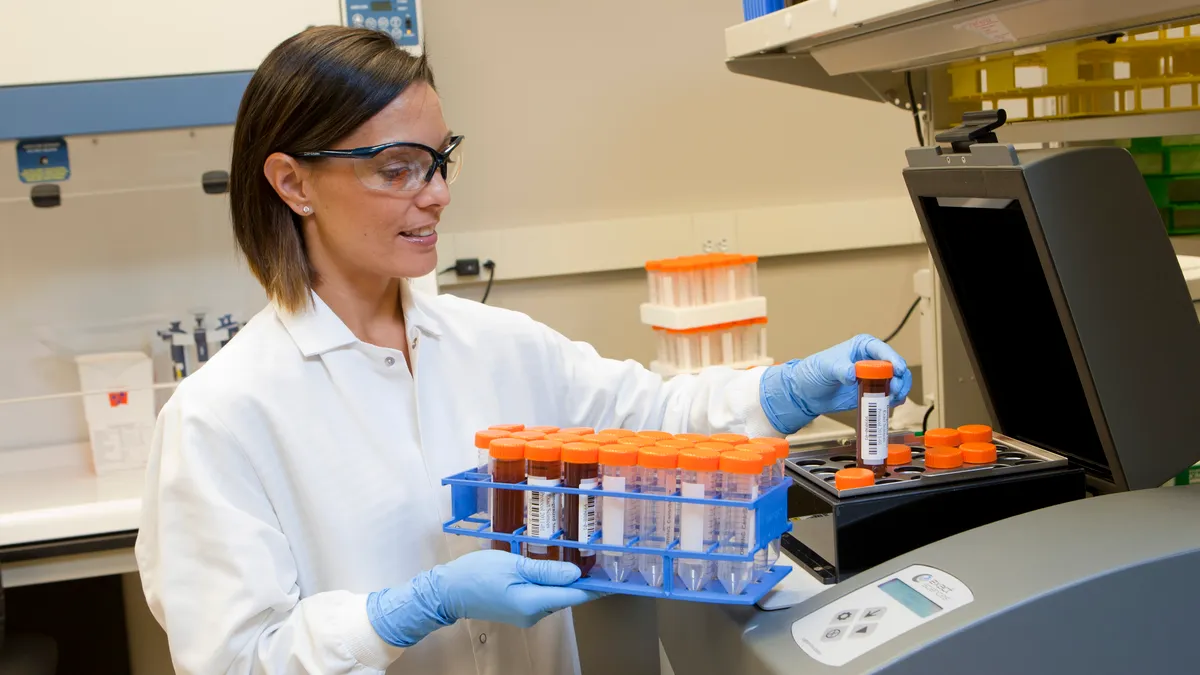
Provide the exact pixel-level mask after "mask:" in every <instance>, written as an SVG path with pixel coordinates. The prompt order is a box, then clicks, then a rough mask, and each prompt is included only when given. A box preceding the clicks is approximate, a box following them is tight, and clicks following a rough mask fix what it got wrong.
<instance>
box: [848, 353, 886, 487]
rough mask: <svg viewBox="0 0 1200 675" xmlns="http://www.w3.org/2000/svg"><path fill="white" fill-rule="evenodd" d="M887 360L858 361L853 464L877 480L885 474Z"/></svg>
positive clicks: (855, 370)
mask: <svg viewBox="0 0 1200 675" xmlns="http://www.w3.org/2000/svg"><path fill="white" fill-rule="evenodd" d="M894 372H895V371H894V368H893V367H892V363H891V362H890V361H859V362H858V363H856V364H854V374H855V375H856V376H857V377H858V448H857V451H856V454H855V460H856V461H855V463H856V464H857V465H858V466H859V467H862V468H865V469H870V470H871V471H872V472H873V473H874V474H875V477H876V478H881V477H883V476H884V475H886V474H887V453H888V416H889V414H890V413H891V402H892V375H893V374H894Z"/></svg>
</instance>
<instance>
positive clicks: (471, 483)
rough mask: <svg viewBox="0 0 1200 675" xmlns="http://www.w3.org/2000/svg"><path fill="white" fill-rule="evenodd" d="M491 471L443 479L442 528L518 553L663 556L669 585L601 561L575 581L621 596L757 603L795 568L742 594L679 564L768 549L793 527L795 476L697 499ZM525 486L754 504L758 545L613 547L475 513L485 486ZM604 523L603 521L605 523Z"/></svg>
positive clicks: (750, 556)
mask: <svg viewBox="0 0 1200 675" xmlns="http://www.w3.org/2000/svg"><path fill="white" fill-rule="evenodd" d="M490 478H491V477H490V476H489V475H488V474H486V473H479V472H477V471H476V470H474V469H472V470H469V471H463V472H461V473H456V474H454V475H453V476H449V477H447V478H443V479H442V485H449V486H450V500H451V510H452V513H453V516H454V517H453V518H451V519H450V520H448V521H446V523H444V524H443V525H442V530H443V531H444V532H446V533H448V534H456V535H462V536H468V537H477V538H481V539H493V540H499V541H503V542H505V543H507V544H508V546H509V550H511V551H512V552H513V553H516V554H518V555H519V554H520V553H521V544H522V543H530V544H542V545H551V546H562V547H566V548H586V549H589V550H593V551H596V552H598V553H599V552H601V551H613V552H619V553H634V554H638V555H657V556H661V557H662V558H663V569H664V570H670V573H669V574H665V575H664V578H663V585H662V586H660V587H656V586H650V585H649V584H647V583H646V582H645V580H644V579H642V575H641V573H639V572H637V571H636V570H635V571H634V572H633V574H632V576H631V577H630V578H629V579H628V580H626V581H623V582H615V581H612V580H610V579H609V578H608V576H607V575H606V574H605V573H604V570H602V569H601V568H600V565H599V563H597V564H596V566H595V567H593V568H592V570H591V572H590V573H589V575H588V576H587V577H584V578H583V579H580V580H579V581H576V582H575V583H574V584H572V586H574V587H576V588H583V589H587V590H593V591H600V592H603V593H616V594H621V595H640V596H644V597H651V598H669V599H672V600H688V601H692V602H708V603H716V604H723V605H752V604H754V603H756V602H758V601H759V600H760V599H761V598H762V597H763V596H764V595H766V594H767V593H768V592H769V591H770V590H771V589H772V588H774V587H775V585H776V584H778V583H779V581H780V580H781V579H783V578H784V577H785V576H787V575H788V573H789V572H791V571H792V569H791V567H788V566H787V565H777V566H775V567H772V568H771V569H768V570H767V571H766V572H765V573H764V574H763V576H762V578H761V579H759V580H758V581H755V582H753V583H751V584H750V585H749V586H747V587H746V589H745V590H743V591H742V592H741V593H740V594H738V595H732V594H730V593H727V592H726V591H725V589H724V588H723V587H722V586H721V584H720V582H719V581H716V580H715V579H714V580H713V581H711V582H710V583H709V584H708V586H706V587H705V588H703V589H701V590H698V591H690V590H688V589H687V588H686V587H684V586H683V585H682V583H680V584H678V585H677V583H676V582H677V581H678V580H677V579H676V577H675V572H674V570H675V564H674V561H675V559H677V558H686V559H688V560H714V561H718V562H752V561H753V560H754V554H755V553H757V552H758V551H760V550H762V549H763V548H765V547H766V546H767V544H768V543H769V542H771V541H774V540H776V539H779V538H780V537H781V536H783V534H784V533H785V532H789V531H791V529H792V525H791V523H789V522H788V519H787V492H788V487H789V486H790V485H791V484H792V479H791V478H786V477H785V478H784V479H783V480H782V481H781V482H780V483H779V484H777V485H774V486H772V487H771V488H770V489H768V490H766V491H765V492H763V493H762V494H761V495H759V496H758V498H757V499H755V500H753V501H748V502H744V501H732V500H724V499H692V498H688V497H680V496H679V494H678V492H676V494H674V495H652V494H643V493H640V492H605V491H604V490H599V489H593V490H584V489H580V488H567V487H548V486H542V485H537V486H533V485H528V484H526V483H525V482H521V483H493V482H491V480H490ZM492 489H496V490H521V491H526V492H527V491H530V490H535V491H538V492H554V493H558V494H572V495H587V496H593V497H600V498H604V497H620V498H623V499H628V500H630V501H668V502H676V503H679V504H704V505H707V506H733V507H736V508H746V509H753V510H754V512H755V517H754V523H755V530H756V532H755V543H754V546H753V548H752V550H751V551H750V552H749V553H747V554H745V555H730V554H723V553H716V552H715V551H716V549H717V546H718V544H713V545H712V546H710V547H709V548H708V550H707V551H704V552H699V551H682V550H680V549H679V541H678V540H675V541H674V542H672V543H671V545H670V546H668V547H667V548H665V549H661V548H646V547H643V546H638V545H637V537H634V538H632V539H631V540H630V541H629V545H628V546H607V545H605V544H601V543H600V542H601V541H602V538H601V537H602V534H603V532H602V530H597V531H596V534H595V536H593V537H592V538H591V539H590V540H589V541H587V542H586V543H585V542H577V541H570V540H568V539H564V538H563V531H562V530H559V531H558V532H555V533H554V536H552V537H551V538H550V539H541V538H535V537H527V536H525V528H524V527H521V528H519V529H518V530H517V531H516V532H513V533H512V534H504V533H497V532H491V531H490V527H491V522H490V521H487V520H482V519H479V518H473V517H472V516H473V515H474V514H475V513H476V512H477V511H478V504H479V491H480V490H492ZM601 527H603V523H601Z"/></svg>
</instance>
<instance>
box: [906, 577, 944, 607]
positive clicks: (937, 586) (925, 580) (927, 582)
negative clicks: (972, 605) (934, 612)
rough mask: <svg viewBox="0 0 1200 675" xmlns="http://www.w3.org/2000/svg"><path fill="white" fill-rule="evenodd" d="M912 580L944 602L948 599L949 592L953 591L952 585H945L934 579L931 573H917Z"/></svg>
mask: <svg viewBox="0 0 1200 675" xmlns="http://www.w3.org/2000/svg"><path fill="white" fill-rule="evenodd" d="M912 580H913V581H915V582H917V583H918V584H920V585H921V588H924V589H925V590H926V591H929V592H930V593H932V594H933V596H934V597H936V598H939V599H941V600H943V601H946V602H949V601H950V594H951V593H953V592H954V588H953V587H952V586H947V585H946V584H943V583H942V582H940V581H938V580H937V579H934V578H933V575H932V574H918V575H916V576H915V577H913V578H912Z"/></svg>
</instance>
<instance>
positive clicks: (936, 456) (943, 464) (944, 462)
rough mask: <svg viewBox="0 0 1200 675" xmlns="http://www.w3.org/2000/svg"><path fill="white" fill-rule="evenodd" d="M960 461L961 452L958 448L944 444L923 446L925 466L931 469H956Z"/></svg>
mask: <svg viewBox="0 0 1200 675" xmlns="http://www.w3.org/2000/svg"><path fill="white" fill-rule="evenodd" d="M962 463H963V453H962V450H959V449H958V448H951V447H948V446H945V445H937V446H934V447H932V448H930V447H926V448H925V466H927V467H929V468H931V469H956V468H958V467H960V466H962Z"/></svg>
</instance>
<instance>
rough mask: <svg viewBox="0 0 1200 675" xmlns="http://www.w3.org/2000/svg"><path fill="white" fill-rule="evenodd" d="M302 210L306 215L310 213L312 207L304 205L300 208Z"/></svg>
mask: <svg viewBox="0 0 1200 675" xmlns="http://www.w3.org/2000/svg"><path fill="white" fill-rule="evenodd" d="M302 211H304V215H308V214H310V213H312V207H311V206H306V207H304V208H303V209H302Z"/></svg>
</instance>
